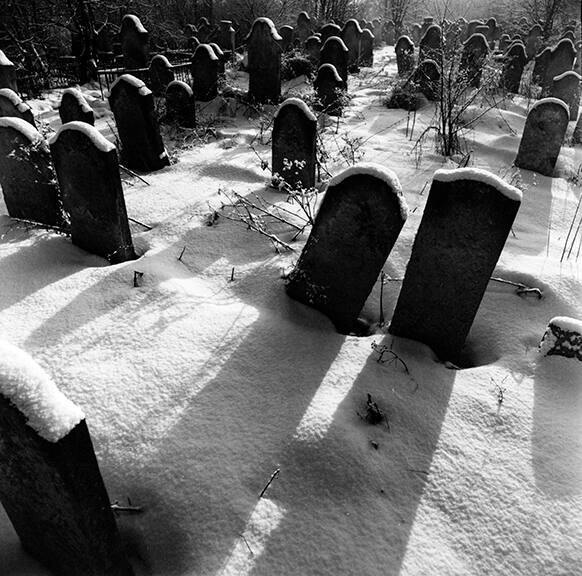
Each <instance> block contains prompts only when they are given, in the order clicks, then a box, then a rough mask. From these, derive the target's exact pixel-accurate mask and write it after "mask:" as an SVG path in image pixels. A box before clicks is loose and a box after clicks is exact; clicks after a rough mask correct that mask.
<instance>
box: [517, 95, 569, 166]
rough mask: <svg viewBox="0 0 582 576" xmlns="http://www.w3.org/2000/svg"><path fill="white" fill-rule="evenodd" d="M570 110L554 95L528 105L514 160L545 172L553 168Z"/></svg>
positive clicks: (566, 126)
mask: <svg viewBox="0 0 582 576" xmlns="http://www.w3.org/2000/svg"><path fill="white" fill-rule="evenodd" d="M569 118H570V110H569V109H568V106H567V104H565V103H564V102H563V101H562V100H558V99H557V98H543V99H542V100H538V101H537V102H536V103H535V104H534V105H533V106H532V107H531V109H530V111H529V113H528V115H527V119H526V121H525V127H524V129H523V134H522V136H521V142H520V144H519V150H518V151H517V157H516V158H515V162H514V164H515V165H516V166H517V167H518V168H525V169H526V170H533V171H534V172H539V173H540V174H543V175H544V176H551V175H552V173H553V172H554V167H555V165H556V160H557V159H558V156H559V155H560V148H561V147H562V142H563V141H564V136H565V134H566V130H567V128H568V120H569Z"/></svg>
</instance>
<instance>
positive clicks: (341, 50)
mask: <svg viewBox="0 0 582 576" xmlns="http://www.w3.org/2000/svg"><path fill="white" fill-rule="evenodd" d="M319 62H320V63H321V64H332V65H333V66H335V69H336V70H337V73H338V74H339V75H340V76H341V78H342V80H343V81H344V82H345V83H346V86H347V82H348V48H347V46H346V45H345V44H344V42H343V40H342V39H341V38H338V37H337V36H332V37H331V38H328V39H327V40H326V41H325V44H324V45H323V47H322V48H321V53H320V55H319Z"/></svg>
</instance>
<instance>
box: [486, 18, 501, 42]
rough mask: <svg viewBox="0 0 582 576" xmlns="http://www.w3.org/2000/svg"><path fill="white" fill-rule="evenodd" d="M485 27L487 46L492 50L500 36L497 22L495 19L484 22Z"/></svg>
mask: <svg viewBox="0 0 582 576" xmlns="http://www.w3.org/2000/svg"><path fill="white" fill-rule="evenodd" d="M486 26H487V28H488V32H487V34H486V36H487V43H488V44H489V48H490V49H491V50H493V47H494V46H495V40H497V39H498V38H499V36H500V34H499V26H498V25H497V20H496V19H495V18H489V20H487V22H486Z"/></svg>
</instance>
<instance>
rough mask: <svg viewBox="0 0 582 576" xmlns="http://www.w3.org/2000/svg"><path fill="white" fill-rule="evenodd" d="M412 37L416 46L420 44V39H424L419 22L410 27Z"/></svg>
mask: <svg viewBox="0 0 582 576" xmlns="http://www.w3.org/2000/svg"><path fill="white" fill-rule="evenodd" d="M410 36H411V38H412V41H413V42H414V44H418V43H419V42H420V39H421V38H422V26H421V25H420V24H419V23H418V22H415V23H414V24H412V26H411V27H410Z"/></svg>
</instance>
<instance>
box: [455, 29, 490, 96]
mask: <svg viewBox="0 0 582 576" xmlns="http://www.w3.org/2000/svg"><path fill="white" fill-rule="evenodd" d="M487 56H489V44H488V43H487V38H485V36H483V34H473V35H472V36H471V37H469V38H468V39H467V40H466V41H465V43H464V44H463V52H462V53H461V63H460V71H461V73H462V74H464V75H465V76H466V81H467V83H468V84H469V86H472V87H473V88H479V86H480V85H481V75H482V74H483V66H484V64H485V60H486V59H487Z"/></svg>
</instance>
